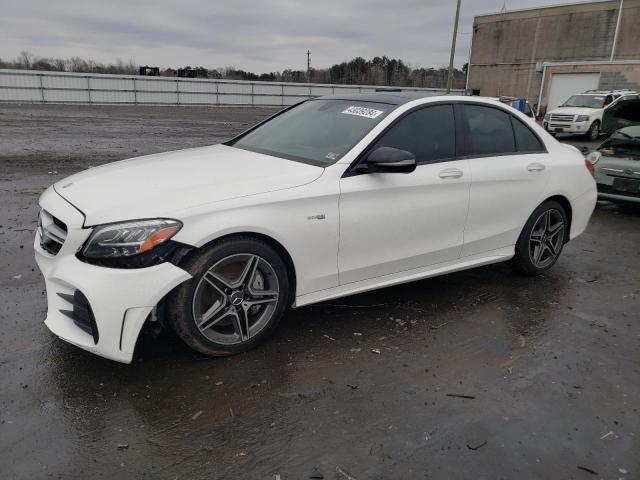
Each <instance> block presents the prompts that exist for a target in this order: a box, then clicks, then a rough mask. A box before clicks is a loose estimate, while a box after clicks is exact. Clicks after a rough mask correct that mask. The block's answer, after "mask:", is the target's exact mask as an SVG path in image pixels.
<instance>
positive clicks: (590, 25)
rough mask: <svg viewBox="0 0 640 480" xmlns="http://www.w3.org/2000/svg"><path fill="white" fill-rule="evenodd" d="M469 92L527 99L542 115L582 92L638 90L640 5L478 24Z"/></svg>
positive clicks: (536, 13) (500, 16)
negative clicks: (593, 90) (537, 107)
mask: <svg viewBox="0 0 640 480" xmlns="http://www.w3.org/2000/svg"><path fill="white" fill-rule="evenodd" d="M621 7H622V8H621ZM467 89H468V90H469V92H473V93H474V94H476V95H483V96H499V95H510V96H514V97H519V98H526V99H527V100H528V101H529V103H530V104H531V105H540V108H539V112H540V113H544V112H545V111H546V109H547V108H549V109H550V108H555V106H557V105H559V104H560V103H562V102H563V101H564V100H566V99H567V98H568V97H569V96H570V95H571V94H573V93H577V92H582V91H584V90H590V89H606V90H609V89H635V90H638V91H640V0H622V1H621V0H611V1H604V2H591V3H576V4H570V5H557V6H552V7H545V8H536V9H527V10H518V11H510V12H503V13H494V14H489V15H479V16H477V17H475V18H474V23H473V39H472V48H471V56H470V61H469V75H468V79H467Z"/></svg>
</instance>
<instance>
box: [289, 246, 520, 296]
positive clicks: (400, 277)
mask: <svg viewBox="0 0 640 480" xmlns="http://www.w3.org/2000/svg"><path fill="white" fill-rule="evenodd" d="M514 248H515V247H514V245H511V246H509V247H504V248H500V249H497V250H492V251H490V252H485V253H482V254H480V255H471V256H468V257H463V258H459V259H457V260H454V261H451V262H446V263H438V264H436V265H429V266H428V267H420V268H415V269H413V270H406V271H404V272H398V273H392V274H389V275H384V276H382V277H375V278H369V279H367V280H361V281H359V282H353V283H347V284H345V285H339V286H337V287H333V288H328V289H326V290H320V291H317V292H312V293H307V294H304V295H299V296H298V297H296V301H295V303H294V304H293V305H292V306H293V307H294V308H295V307H302V306H303V305H309V304H311V303H317V302H323V301H325V300H331V299H334V298H340V297H346V296H348V295H354V294H356V293H361V292H366V291H369V290H376V289H378V288H384V287H390V286H392V285H399V284H401V283H408V282H413V281H416V280H422V279H424V278H429V277H436V276H438V275H444V274H445V273H451V272H457V271H460V270H467V269H470V268H474V267H480V266H482V265H489V264H491V263H499V262H504V261H506V260H509V259H510V258H512V257H513V255H514Z"/></svg>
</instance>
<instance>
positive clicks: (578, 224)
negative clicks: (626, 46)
mask: <svg viewBox="0 0 640 480" xmlns="http://www.w3.org/2000/svg"><path fill="white" fill-rule="evenodd" d="M597 201H598V191H597V190H596V188H595V183H594V188H593V189H590V190H588V191H587V192H585V193H583V194H582V195H580V196H579V197H576V198H574V199H573V200H571V210H572V218H571V231H570V232H569V238H570V239H574V238H576V237H577V236H578V235H580V234H581V233H582V232H584V231H585V229H586V228H587V225H588V224H589V219H590V218H591V215H592V214H593V210H594V209H595V208H596V202H597Z"/></svg>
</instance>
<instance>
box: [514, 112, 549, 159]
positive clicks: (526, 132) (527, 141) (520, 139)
mask: <svg viewBox="0 0 640 480" xmlns="http://www.w3.org/2000/svg"><path fill="white" fill-rule="evenodd" d="M511 122H512V123H513V131H514V133H515V134H516V146H517V147H518V151H519V152H544V150H545V148H544V145H542V142H540V139H539V138H538V137H537V136H536V135H535V134H534V133H533V132H532V131H531V130H530V129H529V127H527V126H526V125H525V124H524V123H522V122H521V121H520V120H518V119H517V118H515V117H511Z"/></svg>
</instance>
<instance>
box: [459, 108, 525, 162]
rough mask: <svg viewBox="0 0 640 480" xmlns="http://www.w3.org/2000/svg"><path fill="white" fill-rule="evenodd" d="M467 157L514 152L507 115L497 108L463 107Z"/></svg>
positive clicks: (514, 144)
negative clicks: (466, 129)
mask: <svg viewBox="0 0 640 480" xmlns="http://www.w3.org/2000/svg"><path fill="white" fill-rule="evenodd" d="M464 110H465V114H466V117H467V125H468V127H469V135H468V137H469V138H468V141H467V153H468V154H469V155H499V154H504V153H512V152H515V151H516V143H515V139H514V137H513V128H511V120H510V119H509V114H508V113H506V112H503V111H502V110H498V109H497V108H491V107H484V106H482V105H465V108H464Z"/></svg>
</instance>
